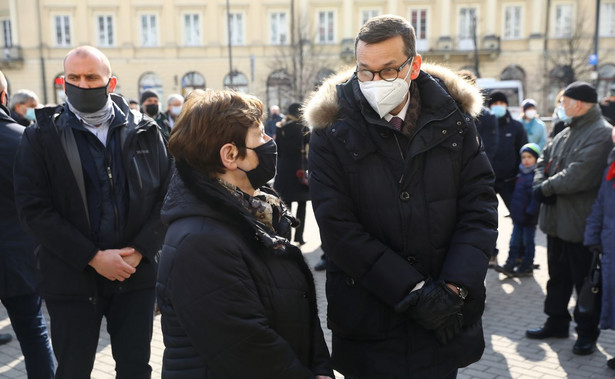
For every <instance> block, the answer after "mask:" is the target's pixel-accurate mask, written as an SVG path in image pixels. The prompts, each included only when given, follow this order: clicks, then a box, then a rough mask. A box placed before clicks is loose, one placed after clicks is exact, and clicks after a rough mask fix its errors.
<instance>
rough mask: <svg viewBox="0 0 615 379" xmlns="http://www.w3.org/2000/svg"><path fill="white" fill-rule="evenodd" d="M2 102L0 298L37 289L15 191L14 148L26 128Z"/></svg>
mask: <svg viewBox="0 0 615 379" xmlns="http://www.w3.org/2000/svg"><path fill="white" fill-rule="evenodd" d="M8 113H9V110H8V109H7V108H6V107H5V106H3V105H0V299H7V298H10V297H14V296H20V295H26V294H31V293H34V289H35V287H36V274H35V269H34V264H35V261H34V247H35V244H34V240H33V239H32V237H31V236H29V235H28V234H27V233H26V232H25V231H24V230H23V229H22V227H21V225H20V224H19V219H18V218H17V208H16V207H15V193H14V192H13V163H14V162H15V152H16V151H17V146H18V145H19V141H20V140H21V136H22V134H23V132H24V130H25V128H24V127H23V126H22V125H19V124H17V123H16V122H15V121H13V119H12V118H10V117H9V116H8Z"/></svg>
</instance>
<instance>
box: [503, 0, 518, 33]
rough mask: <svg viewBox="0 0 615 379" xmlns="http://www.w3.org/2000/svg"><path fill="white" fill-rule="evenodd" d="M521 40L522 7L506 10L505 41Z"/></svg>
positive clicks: (507, 8) (512, 7)
mask: <svg viewBox="0 0 615 379" xmlns="http://www.w3.org/2000/svg"><path fill="white" fill-rule="evenodd" d="M520 38H521V7H520V6H510V7H506V8H505V10H504V39H520Z"/></svg>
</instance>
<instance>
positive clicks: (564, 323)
mask: <svg viewBox="0 0 615 379" xmlns="http://www.w3.org/2000/svg"><path fill="white" fill-rule="evenodd" d="M547 257H548V263H549V281H548V282H547V297H546V299H545V313H546V314H547V315H548V316H549V318H548V319H547V324H548V325H549V326H551V327H553V328H555V329H559V330H562V329H566V330H567V328H568V324H569V323H570V320H571V318H570V313H568V302H569V301H570V296H572V289H573V288H575V290H576V291H577V294H578V293H579V290H580V289H581V286H582V285H583V280H584V279H585V276H586V275H587V272H588V271H589V266H590V265H591V260H592V254H591V253H590V251H589V249H588V248H586V247H585V246H583V245H582V244H580V243H573V242H566V241H564V240H562V239H560V238H557V237H550V236H548V237H547ZM599 320H600V310H599V309H598V310H597V312H596V313H595V314H589V315H586V314H585V315H584V314H581V313H579V309H578V306H576V305H575V307H574V321H575V322H576V324H577V328H576V330H577V333H578V335H579V336H584V337H589V338H592V339H597V338H598V335H599V334H600V330H599V329H598V322H599Z"/></svg>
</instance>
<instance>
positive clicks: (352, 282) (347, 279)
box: [346, 278, 354, 286]
mask: <svg viewBox="0 0 615 379" xmlns="http://www.w3.org/2000/svg"><path fill="white" fill-rule="evenodd" d="M346 284H348V285H349V286H354V279H353V278H346Z"/></svg>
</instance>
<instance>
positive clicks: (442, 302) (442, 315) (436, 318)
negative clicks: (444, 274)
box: [406, 279, 463, 330]
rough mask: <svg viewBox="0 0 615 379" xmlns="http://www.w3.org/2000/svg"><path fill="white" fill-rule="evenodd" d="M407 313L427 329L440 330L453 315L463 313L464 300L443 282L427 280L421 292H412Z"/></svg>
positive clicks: (409, 296)
mask: <svg viewBox="0 0 615 379" xmlns="http://www.w3.org/2000/svg"><path fill="white" fill-rule="evenodd" d="M407 298H409V301H408V302H409V304H411V306H410V307H408V309H407V310H406V313H407V314H408V315H409V316H410V318H411V319H413V320H414V321H415V322H416V323H417V324H419V325H420V326H422V327H423V328H425V329H429V330H436V329H440V328H441V327H442V326H443V325H444V324H445V323H446V322H447V321H448V319H449V318H450V316H452V315H456V314H457V313H461V309H462V308H463V300H462V299H461V298H460V297H459V295H457V294H456V293H455V292H453V291H452V290H451V289H450V288H448V287H447V286H446V283H444V281H442V280H438V281H434V280H431V279H427V280H426V281H425V285H423V288H421V289H420V290H417V291H414V292H410V294H409V295H408V296H407Z"/></svg>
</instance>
